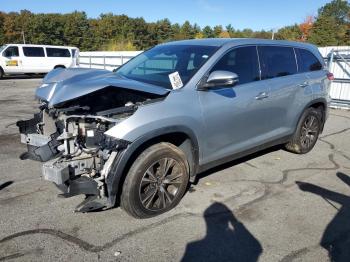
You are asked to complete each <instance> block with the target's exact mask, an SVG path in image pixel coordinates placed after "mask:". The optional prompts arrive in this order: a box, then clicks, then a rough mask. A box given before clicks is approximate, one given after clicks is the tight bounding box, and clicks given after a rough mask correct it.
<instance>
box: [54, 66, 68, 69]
mask: <svg viewBox="0 0 350 262" xmlns="http://www.w3.org/2000/svg"><path fill="white" fill-rule="evenodd" d="M57 68H62V69H65V68H66V67H65V66H63V65H57V66H55V67H54V68H53V69H57Z"/></svg>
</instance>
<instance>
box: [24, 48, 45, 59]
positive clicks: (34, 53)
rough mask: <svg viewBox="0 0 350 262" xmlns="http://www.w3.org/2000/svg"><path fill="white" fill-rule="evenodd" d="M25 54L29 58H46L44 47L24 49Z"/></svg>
mask: <svg viewBox="0 0 350 262" xmlns="http://www.w3.org/2000/svg"><path fill="white" fill-rule="evenodd" d="M23 54H24V55H25V56H28V57H45V53H44V48H42V47H29V46H27V47H23Z"/></svg>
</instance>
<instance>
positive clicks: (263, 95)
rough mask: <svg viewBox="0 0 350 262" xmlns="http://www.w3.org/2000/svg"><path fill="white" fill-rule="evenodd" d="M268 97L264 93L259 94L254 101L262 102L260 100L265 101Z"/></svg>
mask: <svg viewBox="0 0 350 262" xmlns="http://www.w3.org/2000/svg"><path fill="white" fill-rule="evenodd" d="M268 97H269V95H268V94H267V93H266V92H261V93H259V94H258V95H257V96H256V97H255V99H256V100H262V99H265V98H268Z"/></svg>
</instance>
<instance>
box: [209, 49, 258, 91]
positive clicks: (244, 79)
mask: <svg viewBox="0 0 350 262" xmlns="http://www.w3.org/2000/svg"><path fill="white" fill-rule="evenodd" d="M216 70H224V71H230V72H233V73H236V74H237V75H238V83H239V84H246V83H249V82H253V81H257V80H259V79H260V77H259V63H258V55H257V52H256V47H255V46H246V47H239V48H235V49H233V50H232V51H229V52H228V53H227V54H225V55H224V56H223V57H222V58H221V59H220V60H219V62H217V63H216V64H215V66H214V67H213V68H212V69H211V72H213V71H216Z"/></svg>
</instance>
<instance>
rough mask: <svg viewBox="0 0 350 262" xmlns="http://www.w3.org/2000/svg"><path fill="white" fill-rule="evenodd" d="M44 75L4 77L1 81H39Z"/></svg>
mask: <svg viewBox="0 0 350 262" xmlns="http://www.w3.org/2000/svg"><path fill="white" fill-rule="evenodd" d="M44 76H45V74H28V75H5V76H4V77H3V78H0V81H1V80H18V79H40V78H43V77H44Z"/></svg>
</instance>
